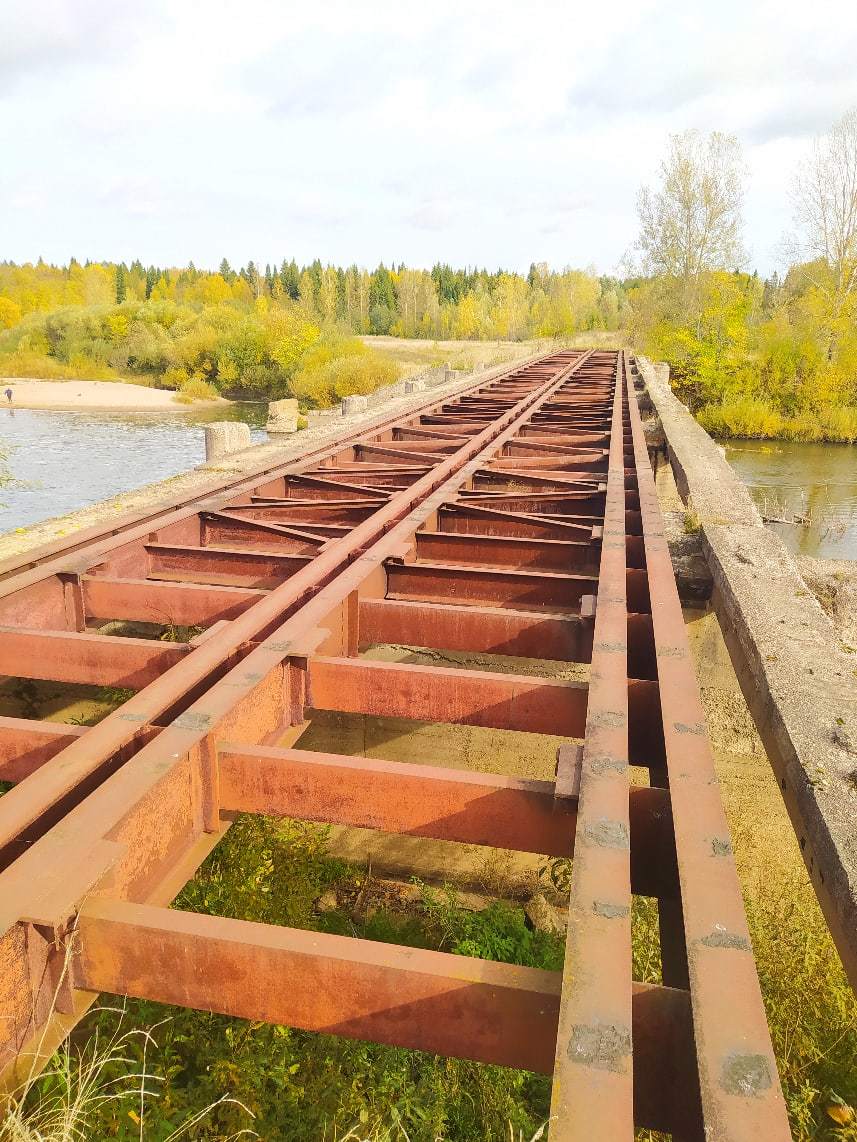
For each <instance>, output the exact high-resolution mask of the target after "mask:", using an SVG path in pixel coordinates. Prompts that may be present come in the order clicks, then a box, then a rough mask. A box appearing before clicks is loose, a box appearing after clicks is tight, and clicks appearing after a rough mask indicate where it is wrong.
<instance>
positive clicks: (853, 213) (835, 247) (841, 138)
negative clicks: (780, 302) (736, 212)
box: [793, 108, 857, 320]
mask: <svg viewBox="0 0 857 1142" xmlns="http://www.w3.org/2000/svg"><path fill="white" fill-rule="evenodd" d="M793 205H794V220H795V224H796V225H797V227H798V230H799V232H800V239H799V247H798V251H797V252H798V253H800V254H802V255H803V259H804V260H805V261H809V262H818V263H820V268H821V269H823V270H824V271H826V272H825V273H824V274H823V275H819V274H814V275H813V277H814V279H815V282H816V285H817V286H818V287H820V288H821V290H822V291H823V292H824V293H826V294H827V295H828V296H829V300H830V303H831V317H832V318H833V319H834V320H836V319H837V318H839V317H840V316H841V315H842V312H843V309H844V307H845V306H846V305H847V304H848V302H849V300H850V299H851V297H852V295H853V294H854V293H855V292H857V108H852V109H851V110H850V111H848V112H847V113H846V114H845V115H844V116H843V117H842V118H841V119H840V120H839V122H838V123H837V124H836V125H835V126H834V127H833V128H832V130H831V131H830V132H829V133H828V134H827V135H823V136H821V137H820V138H818V139H816V140H815V143H814V145H813V150H812V154H811V156H810V157H809V158H808V159H807V160H806V161H805V162H804V163H803V164H802V165H801V167H800V168H799V170H798V173H797V176H796V178H795V183H794V188H793Z"/></svg>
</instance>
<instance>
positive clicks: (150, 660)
mask: <svg viewBox="0 0 857 1142" xmlns="http://www.w3.org/2000/svg"><path fill="white" fill-rule="evenodd" d="M117 620H124V621H135V622H150V623H152V622H154V623H157V624H159V625H161V626H171V627H179V626H182V627H199V628H204V629H203V630H202V633H201V634H199V635H196V636H194V637H193V638H189V639H188V640H187V641H184V642H172V643H168V642H163V641H153V640H151V639H142V638H130V637H116V636H111V635H106V634H104V633H100V628H102V627H103V626H104V624H105V623H107V622H111V621H113V622H115V621H117ZM0 624H3V625H2V628H0V672H2V673H5V674H11V675H14V676H15V677H18V678H30V679H33V678H38V679H52V680H54V681H57V682H76V683H81V682H83V683H89V684H93V685H100V686H105V685H107V686H113V687H125V688H128V689H131V690H133V691H134V694H133V696H131V697H130V698H128V699H127V700H126V701H124V702H122V703H121V705H119V706H118V707H117V708H116V709H115V710H114V711H113V712H112V713H110V714H108V715H107V717H105V718H104V719H103V720H102V721H101V722H99V723H98V724H97V725H95V726H92V727H89V728H82V727H71V726H68V725H63V724H59V723H48V722H43V721H37V720H34V719H31V720H26V719H11V718H5V719H0V779H2V780H6V781H12V782H14V783H15V784H14V786H13V788H12V789H11V790H10V791H9V792H7V793H6V794H5V795H4V796H3V797H2V798H0V857H1V858H2V869H3V870H2V872H0V1011H2V1013H3V1015H4V1017H5V1018H4V1022H3V1024H2V1025H0V1064H3V1065H5V1066H6V1068H7V1074H12V1073H13V1072H14V1070H15V1068H16V1066H20V1060H21V1058H22V1056H27V1055H28V1053H30V1052H32V1051H33V1049H34V1045H36V1044H38V1043H42V1044H43V1045H44V1046H46V1047H50V1046H52V1045H53V1044H54V1043H55V1042H56V1040H57V1039H58V1038H61V1037H62V1035H63V1034H64V1033H66V1032H67V1030H68V1028H69V1027H70V1026H71V1025H73V1023H74V1020H75V1019H76V1018H78V1017H79V1016H80V1015H81V1014H82V1012H83V1011H84V1010H85V1009H86V1006H87V1005H88V1004H89V1003H90V1002H91V1001H92V998H93V996H94V995H97V993H99V992H101V991H106V992H110V993H117V994H124V995H129V996H136V997H140V998H147V999H152V1000H157V1001H160V1002H164V1003H171V1004H178V1005H183V1006H189V1007H195V1008H199V1009H202V1010H208V1011H218V1012H221V1013H224V1014H229V1015H234V1016H240V1017H244V1018H249V1019H256V1020H262V1021H268V1022H274V1023H284V1024H288V1025H292V1026H298V1027H302V1028H307V1029H314V1030H319V1031H326V1032H332V1033H336V1034H340V1035H345V1036H351V1037H356V1038H363V1039H371V1040H375V1041H378V1042H384V1043H393V1044H398V1045H403V1046H408V1047H414V1048H419V1049H422V1050H426V1051H432V1052H437V1053H440V1054H446V1055H451V1056H463V1057H467V1058H472V1059H476V1060H479V1061H483V1062H488V1063H499V1064H503V1065H507V1066H513V1067H521V1068H526V1069H530V1070H535V1071H541V1072H544V1073H552V1074H553V1075H554V1087H553V1091H554V1093H553V1102H552V1108H551V1114H552V1122H551V1128H550V1136H551V1138H552V1139H554V1140H562V1142H566V1140H581V1142H582V1140H584V1139H585V1140H587V1142H590V1140H595V1139H598V1140H602V1139H603V1140H604V1142H617V1140H619V1142H620V1140H622V1139H628V1140H630V1139H631V1138H633V1136H634V1131H635V1129H636V1128H638V1127H648V1128H652V1129H655V1130H659V1131H663V1132H664V1133H667V1134H670V1135H671V1136H672V1137H673V1138H675V1139H703V1138H706V1139H713V1138H716V1139H729V1140H733V1139H751V1138H752V1139H753V1140H754V1142H757V1140H758V1139H765V1140H766V1142H767V1140H772V1142H774V1140H778V1139H786V1138H788V1137H789V1130H788V1125H787V1120H786V1115H785V1109H784V1104H783V1099H782V1094H781V1091H780V1087H779V1082H778V1078H777V1072H776V1066H775V1062H774V1058H773V1053H772V1049H771V1044H770V1038H769V1035H768V1030H767V1026H766V1023H765V1017H764V1011H763V1007H762V1001H761V996H760V992H759V985H758V980H757V976H756V970H755V964H754V961H753V956H752V951H751V948H750V942H749V936H748V933H747V926H746V922H745V919H744V914H743V908H742V903H741V894H740V888H739V884H738V880H737V875H736V872H735V866H734V861H733V859H732V854H731V847H730V843H729V835H728V829H727V825H726V821H725V817H724V813H723V808H722V805H721V802H720V795H719V791H718V787H717V783H716V779H715V777H714V768H713V763H712V759H711V754H710V749H709V745H708V740H707V736H706V732H705V728H704V718H703V714H702V709H701V705H700V700H699V695H698V691H697V686H696V681H695V676H694V671H693V664H692V661H691V658H690V654H689V651H688V646H687V641H686V636H685V633H684V625H683V621H682V615H681V609H680V604H679V600H678V595H677V592H676V588H675V581H674V578H673V574H672V568H671V565H670V558H669V552H668V550H667V546H666V542H665V540H664V537H663V534H662V530H661V520H660V512H659V509H658V504H657V500H656V497H655V491H654V482H653V479H652V474H651V469H650V467H649V463H648V456H647V451H646V446H645V442H644V439H643V434H642V426H641V423H640V417H639V411H638V409H637V404H636V400H635V399H634V396H633V386H632V380H631V375H630V368H629V362H628V360H627V358H626V356H625V355H624V354H622V353H615V352H584V353H574V352H566V353H559V354H556V355H553V356H551V357H547V358H545V359H543V360H540V361H538V362H535V363H533V364H530V365H528V366H526V367H520V368H517V369H512V370H509V371H508V372H507V373H506V374H504V375H502V376H500V377H498V378H496V379H494V380H492V381H490V382H487V383H482V384H480V385H476V386H473V387H472V388H471V389H469V390H467V391H466V392H463V393H460V394H458V395H457V396H456V397H455V398H450V399H447V400H446V401H443V402H437V403H435V404H431V403H430V402H429V403H427V404H426V405H425V406H424V407H423V408H422V409H421V410H417V411H415V412H414V411H412V412H409V413H407V414H403V415H401V416H400V417H398V418H395V419H391V420H389V421H387V422H384V423H383V424H382V425H380V426H379V427H378V428H377V429H376V430H374V431H371V432H364V433H362V434H360V435H358V437H356V438H355V439H354V440H350V441H341V442H339V443H338V444H337V445H336V446H334V447H331V448H329V449H326V450H324V451H323V452H320V453H316V454H313V455H312V456H311V457H307V458H306V459H305V460H304V461H303V462H301V463H299V464H293V465H288V466H283V468H282V470H277V471H273V472H267V473H265V474H263V475H259V476H257V477H255V478H251V477H248V478H247V479H245V480H242V481H240V482H239V485H237V486H236V485H233V486H231V487H230V488H228V489H224V490H223V492H222V494H220V495H214V496H212V497H208V498H207V499H205V500H203V501H199V500H197V501H195V502H193V503H190V504H188V505H186V506H185V507H184V508H182V507H181V506H177V507H176V508H175V509H174V510H171V511H170V513H169V514H168V515H167V516H157V517H153V518H151V519H147V520H142V521H140V522H139V524H135V525H134V526H129V527H128V528H126V529H125V530H123V531H121V532H120V534H118V535H113V536H93V537H92V538H91V540H86V541H85V542H83V543H81V544H80V545H79V546H77V547H76V549H75V550H64V551H62V552H49V553H46V555H45V558H44V559H43V560H40V561H38V562H36V564H35V566H30V567H29V568H27V569H25V570H22V571H20V572H15V571H14V569H11V570H10V572H9V574H8V577H7V578H6V580H5V582H4V583H3V584H2V588H0ZM389 644H398V645H405V646H410V647H415V648H428V649H430V650H432V649H436V650H443V651H461V652H465V653H466V654H474V655H482V656H484V655H496V656H499V659H498V661H502V658H503V657H507V656H513V657H514V658H515V659H516V660H521V659H523V660H527V659H529V660H543V659H551V660H558V661H560V662H567V663H578V664H581V667H582V669H583V670H584V671H585V670H586V668H587V667H588V678H587V680H586V681H579V682H569V681H558V680H556V679H555V678H545V677H542V676H540V674H539V673H538V671H537V669H535V667H534V669H533V670H532V672H523V673H520V674H512V673H508V672H507V671H506V670H503V669H499V668H498V669H497V670H496V671H491V670H485V669H468V668H460V669H456V668H444V667H439V666H434V665H429V666H422V665H414V664H411V663H404V662H389V661H379V660H378V659H377V658H373V657H370V656H367V654H366V653H365V652H367V651H369V650H371V648H373V647H378V646H384V645H389ZM521 669H522V670H523V669H524V668H521ZM327 711H339V712H343V713H345V714H351V715H371V716H374V717H381V718H408V719H412V720H416V721H423V722H434V723H449V724H450V725H466V726H482V727H493V728H495V729H498V730H505V731H509V732H511V733H514V732H516V731H526V732H529V733H537V734H547V735H553V736H558V737H561V738H562V739H563V740H564V743H565V744H563V745H562V746H561V747H560V749H559V751H558V754H557V770H556V777H555V780H553V781H539V780H524V779H518V778H510V777H508V776H505V775H502V774H490V773H481V772H473V771H463V770H458V769H441V768H437V767H433V766H427V765H425V764H421V759H420V757H419V756H418V755H415V756H414V757H413V759H412V761H409V762H407V763H395V762H390V761H381V760H376V759H372V758H365V757H352V756H348V755H343V754H335V753H319V752H313V751H311V750H307V749H302V748H300V739H301V737H302V735H303V734H304V733H306V731H307V728H308V726H310V725H311V724H312V722H313V718H314V717H317V716H319V715H323V714H324V713H325V712H327ZM237 813H264V814H267V815H273V816H277V815H281V816H289V817H298V818H306V819H309V820H313V821H323V822H331V823H334V824H342V825H352V826H359V827H363V828H372V829H377V830H381V831H383V832H385V833H398V834H402V835H408V836H413V837H425V838H436V839H440V840H446V841H457V842H464V843H467V844H471V845H483V846H489V847H499V848H505V849H512V850H517V851H520V852H525V853H538V854H543V855H546V856H548V857H556V858H565V857H571V856H573V858H574V859H573V864H572V880H571V895H570V910H569V938H568V946H567V956H566V963H565V968H564V971H563V972H561V973H551V972H544V971H538V970H535V969H531V968H523V967H518V966H514V965H508V964H499V963H494V962H487V961H482V960H478V959H471V958H467V957H460V956H451V955H447V954H444V953H439V952H430V951H424V950H415V949H413V948H399V947H396V946H393V945H387V944H376V943H373V942H371V941H365V940H358V939H349V938H346V937H339V936H331V935H327V934H321V933H317V932H304V931H298V930H294V929H287V928H279V927H274V926H269V925H262V924H254V923H248V922H245V921H240V920H232V919H226V918H221V917H216V916H208V915H198V914H191V913H185V912H181V911H178V910H176V909H171V908H169V907H168V905H169V904H170V902H171V901H172V900H173V899H174V898H175V897H176V895H177V894H178V893H179V892H180V890H181V888H182V887H183V886H184V884H186V883H187V881H188V880H189V879H190V878H191V877H192V876H193V875H194V872H195V871H196V869H197V868H198V867H199V864H200V863H201V861H202V860H203V859H204V858H205V856H206V855H207V854H208V853H209V852H210V851H211V850H212V848H213V847H214V846H215V845H216V844H217V843H218V841H219V840H220V838H221V837H222V836H223V834H224V832H225V830H226V829H227V828H228V827H229V824H230V822H231V820H232V819H233V818H234V815H235V814H237ZM634 895H639V896H646V897H653V898H655V899H656V900H657V905H658V917H659V929H660V949H661V969H662V983H660V984H643V983H640V982H638V981H635V980H634V979H633V974H632V941H633V936H632V928H631V903H632V898H633V896H634Z"/></svg>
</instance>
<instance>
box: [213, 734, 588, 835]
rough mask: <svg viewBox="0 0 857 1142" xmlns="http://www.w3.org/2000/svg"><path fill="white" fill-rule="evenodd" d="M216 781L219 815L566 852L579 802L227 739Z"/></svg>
mask: <svg viewBox="0 0 857 1142" xmlns="http://www.w3.org/2000/svg"><path fill="white" fill-rule="evenodd" d="M218 776H219V783H220V804H221V810H222V811H224V812H226V811H230V810H235V811H237V812H241V813H264V814H270V815H271V816H277V817H301V818H304V819H306V820H308V821H324V822H326V823H328V824H342V825H355V826H358V827H360V828H364V829H380V830H382V831H383V832H387V833H401V834H403V835H407V836H413V837H434V838H436V839H439V840H448V841H461V842H462V843H464V844H470V845H491V846H493V847H494V848H505V849H515V850H518V851H520V852H530V853H545V854H548V855H552V856H570V855H571V840H572V836H573V822H574V812H575V806H574V804H570V805H568V806H566V807H565V811H564V812H556V811H555V806H554V786H553V782H552V781H527V780H522V779H519V778H514V777H505V776H502V775H499V774H493V773H474V772H470V771H467V770H456V769H440V768H437V767H435V766H428V765H412V764H411V765H409V764H404V763H401V762H393V761H379V760H375V759H372V758H365V757H345V756H342V755H340V754H331V753H313V752H311V751H309V750H302V749H285V750H284V749H276V748H272V747H268V748H265V747H262V746H257V747H255V748H254V749H252V750H251V749H247V748H246V747H242V746H238V745H230V744H228V743H227V744H224V745H223V746H221V747H220V750H219V754H218Z"/></svg>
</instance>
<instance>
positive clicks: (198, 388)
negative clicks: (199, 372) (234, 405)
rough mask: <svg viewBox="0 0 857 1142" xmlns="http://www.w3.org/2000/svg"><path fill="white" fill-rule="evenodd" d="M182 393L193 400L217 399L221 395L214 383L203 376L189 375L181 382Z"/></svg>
mask: <svg viewBox="0 0 857 1142" xmlns="http://www.w3.org/2000/svg"><path fill="white" fill-rule="evenodd" d="M181 394H182V396H185V397H190V399H191V400H217V398H218V396H219V395H220V394H219V393H218V391H217V389H216V388H215V387H214V385H210V384H209V383H208V382H207V381H205V380H203V378H202V377H188V378H187V380H185V381H182V383H181Z"/></svg>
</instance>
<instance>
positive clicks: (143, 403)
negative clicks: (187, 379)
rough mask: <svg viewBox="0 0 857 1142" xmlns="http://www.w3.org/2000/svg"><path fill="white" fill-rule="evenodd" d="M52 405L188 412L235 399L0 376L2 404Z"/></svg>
mask: <svg viewBox="0 0 857 1142" xmlns="http://www.w3.org/2000/svg"><path fill="white" fill-rule="evenodd" d="M6 389H11V390H12V400H11V407H12V408H27V409H49V410H51V411H55V412H185V411H187V410H188V409H190V408H192V409H194V410H196V409H207V408H224V409H226V408H229V407H230V406H231V404H232V401H228V400H226V399H225V398H224V397H218V398H217V399H216V400H195V401H193V402H192V403H191V404H186V403H185V402H184V401H177V400H176V396H177V394H176V393H174V392H172V391H171V390H169V389H154V388H148V387H147V386H146V385H133V384H128V383H126V382H125V381H40V380H37V379H36V378H31V377H0V405H2V406H4V407H5V406H8V405H9V404H10V402H9V401H8V400H7V398H6V395H5V393H6Z"/></svg>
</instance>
